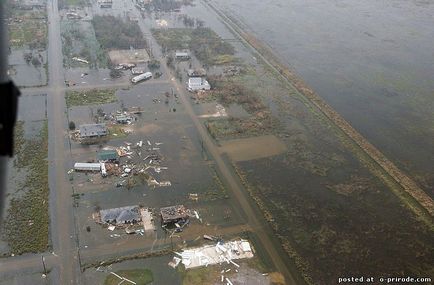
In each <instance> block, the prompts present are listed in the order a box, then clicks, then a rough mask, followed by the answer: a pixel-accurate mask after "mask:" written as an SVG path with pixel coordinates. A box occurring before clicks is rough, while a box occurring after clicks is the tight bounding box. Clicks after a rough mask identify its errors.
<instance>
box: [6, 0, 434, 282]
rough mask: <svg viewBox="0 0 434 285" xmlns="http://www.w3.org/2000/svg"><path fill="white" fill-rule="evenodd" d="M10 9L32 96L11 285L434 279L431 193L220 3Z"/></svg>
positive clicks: (9, 226) (10, 218) (12, 221)
mask: <svg viewBox="0 0 434 285" xmlns="http://www.w3.org/2000/svg"><path fill="white" fill-rule="evenodd" d="M8 9H9V11H10V12H9V22H10V26H9V27H10V31H9V33H10V35H11V36H10V46H11V54H10V56H9V57H10V59H11V60H10V74H11V76H12V78H13V79H14V80H15V82H17V83H18V85H20V86H21V87H22V93H23V95H22V97H21V101H20V113H19V118H18V124H17V126H16V130H15V151H16V155H15V157H14V159H13V160H12V161H11V163H10V169H11V170H12V171H11V173H13V174H12V176H11V179H10V183H9V185H8V194H7V200H6V205H7V210H6V216H5V222H4V223H3V225H2V229H1V239H0V254H1V256H2V257H1V259H0V277H2V278H0V284H3V283H4V284H9V283H11V282H14V283H16V284H47V283H48V284H67V283H69V282H71V284H118V283H119V282H129V281H127V280H126V279H128V280H132V281H133V282H136V283H137V284H193V285H194V284H335V283H337V280H338V278H339V277H342V276H343V275H348V274H349V273H351V275H354V276H359V275H362V276H374V277H375V278H377V277H383V276H403V277H405V276H415V277H430V276H434V271H433V268H434V267H433V263H432V261H433V260H434V240H433V239H432V236H433V231H434V224H433V211H434V206H433V205H434V204H433V201H432V196H431V194H430V192H429V191H427V188H426V185H425V184H423V183H421V180H420V178H419V177H414V176H413V175H412V173H411V172H408V171H406V169H403V168H402V167H401V165H400V164H399V163H396V160H395V159H391V158H389V157H388V156H387V154H385V153H383V151H382V149H381V148H378V147H376V146H375V145H374V144H372V143H371V142H370V141H369V140H368V139H367V138H366V137H364V136H363V135H362V133H361V132H359V131H358V130H357V128H355V127H353V126H352V125H351V123H350V122H348V121H347V120H346V119H345V118H344V117H343V116H342V115H340V114H339V113H338V112H337V111H336V110H335V109H333V107H332V106H331V105H329V104H328V103H327V102H326V101H325V100H324V99H323V98H322V97H321V90H313V89H312V88H311V87H310V86H308V85H307V83H305V82H304V81H303V80H302V79H301V78H300V77H299V76H297V75H296V73H295V72H294V71H293V70H291V69H289V68H288V66H287V65H286V64H284V63H283V62H282V60H281V58H280V57H279V56H277V55H276V53H275V51H273V50H272V49H270V48H269V47H268V46H267V45H266V44H265V43H264V42H261V41H260V40H259V39H258V37H257V36H256V35H254V34H253V33H252V32H251V31H249V30H248V29H246V27H245V26H244V24H243V23H242V22H241V21H239V19H237V18H236V17H234V15H232V14H231V13H228V11H226V10H224V9H221V7H220V6H219V5H218V3H215V2H214V1H192V2H190V1H174V0H173V1H151V2H147V1H117V0H113V1H93V0H80V1H75V0H74V1H73V0H62V1H60V0H59V1H52V2H45V1H43V0H40V1H38V2H37V4H35V3H34V1H25V0H21V1H19V2H16V1H9V2H8ZM30 21H36V22H31V23H30ZM35 26H36V27H39V28H38V30H40V31H41V32H38V33H37V36H36V37H29V36H28V35H29V34H31V33H34V31H33V30H32V29H34V28H35ZM277 54H278V53H277ZM20 57H22V59H20V61H18V58H20ZM14 59H15V60H16V61H14ZM38 62H39V63H38ZM44 70H45V71H44ZM42 71H44V72H42ZM136 72H137V73H136ZM144 72H151V73H152V75H153V76H152V78H151V79H148V80H146V81H142V82H139V83H132V82H131V79H132V78H134V77H135V76H136V75H137V74H139V73H144ZM134 73H136V74H134ZM35 74H40V76H39V77H38V76H37V75H35ZM191 77H203V79H206V80H207V81H208V82H209V85H210V86H211V88H210V90H200V91H188V90H187V87H190V86H189V85H188V82H189V78H191ZM204 89H207V88H204ZM77 163H78V164H77ZM235 244H238V245H237V246H235ZM241 244H242V245H243V246H241ZM247 244H248V246H247ZM207 246H210V248H211V249H203V250H201V248H202V247H205V248H206V247H207ZM194 250H196V252H200V254H199V255H200V256H199V257H198V256H197V254H196V255H195V257H193V256H192V252H193V251H194ZM41 256H42V257H43V258H42V259H41ZM239 256H241V257H239ZM195 258H197V259H195ZM216 259H218V261H217V260H216ZM41 260H42V263H43V264H41ZM196 263H199V265H198V266H197V267H196V266H195V265H194V266H193V265H192V264H196ZM42 274H44V277H43V278H41V275H42ZM228 280H229V281H228ZM224 282H226V283H224Z"/></svg>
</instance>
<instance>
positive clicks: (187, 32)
mask: <svg viewBox="0 0 434 285" xmlns="http://www.w3.org/2000/svg"><path fill="white" fill-rule="evenodd" d="M152 34H153V35H154V37H155V39H156V40H157V42H158V43H159V44H160V45H161V47H162V48H163V51H165V52H167V51H173V50H177V49H190V50H191V51H192V52H194V54H195V56H196V57H197V58H198V59H199V60H200V61H201V62H202V63H203V64H207V65H218V64H227V63H231V62H232V61H233V60H234V58H233V55H234V53H235V49H234V47H233V46H232V45H231V44H229V43H227V42H225V41H223V40H222V39H221V38H220V37H219V36H218V35H217V34H216V33H215V32H214V31H213V30H211V29H210V28H203V27H197V28H195V29H187V28H174V29H153V30H152Z"/></svg>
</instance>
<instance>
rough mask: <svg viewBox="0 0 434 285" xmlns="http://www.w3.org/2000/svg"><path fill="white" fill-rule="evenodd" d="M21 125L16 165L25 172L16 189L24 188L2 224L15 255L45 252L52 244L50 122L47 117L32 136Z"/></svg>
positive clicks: (12, 202) (16, 151)
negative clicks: (49, 211)
mask: <svg viewBox="0 0 434 285" xmlns="http://www.w3.org/2000/svg"><path fill="white" fill-rule="evenodd" d="M18 126H19V127H18V128H17V129H16V134H15V137H16V138H17V142H18V143H16V145H15V147H16V149H15V153H16V155H17V158H16V169H18V171H24V172H26V176H25V179H24V181H22V183H20V184H18V185H17V191H25V192H24V193H23V194H21V195H19V196H17V197H14V198H12V200H11V202H10V207H9V209H8V211H7V214H6V218H5V220H4V227H3V235H4V236H3V238H4V239H5V240H6V241H7V242H8V245H9V247H10V252H11V253H13V254H15V255H18V254H23V253H29V252H33V253H36V252H43V251H45V250H46V249H47V248H48V245H49V239H48V237H49V235H48V234H49V215H48V193H49V189H48V161H47V153H48V124H47V121H45V122H44V123H43V126H42V129H41V130H40V133H39V136H38V137H37V138H35V139H31V140H24V139H23V128H22V126H21V124H19V125H18Z"/></svg>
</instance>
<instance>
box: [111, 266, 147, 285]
mask: <svg viewBox="0 0 434 285" xmlns="http://www.w3.org/2000/svg"><path fill="white" fill-rule="evenodd" d="M115 273H116V274H117V275H119V276H121V277H124V278H126V279H129V280H131V281H133V282H136V284H137V285H146V284H150V283H151V282H152V281H154V277H153V275H152V271H151V270H149V269H131V270H119V271H116V272H115ZM121 281H122V280H121V279H120V278H119V277H117V276H115V275H114V274H110V275H109V276H107V278H106V279H105V281H104V285H118V284H119V282H121ZM127 283H129V282H124V284H127Z"/></svg>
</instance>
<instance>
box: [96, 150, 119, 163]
mask: <svg viewBox="0 0 434 285" xmlns="http://www.w3.org/2000/svg"><path fill="white" fill-rule="evenodd" d="M97 158H98V161H119V155H118V153H117V151H116V150H101V151H100V152H98V154H97Z"/></svg>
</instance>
